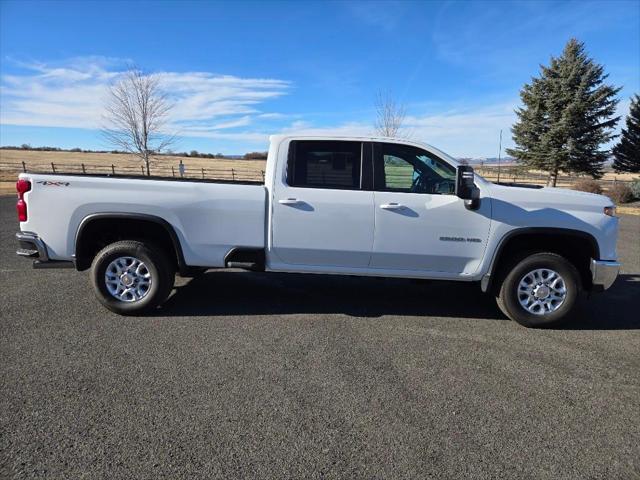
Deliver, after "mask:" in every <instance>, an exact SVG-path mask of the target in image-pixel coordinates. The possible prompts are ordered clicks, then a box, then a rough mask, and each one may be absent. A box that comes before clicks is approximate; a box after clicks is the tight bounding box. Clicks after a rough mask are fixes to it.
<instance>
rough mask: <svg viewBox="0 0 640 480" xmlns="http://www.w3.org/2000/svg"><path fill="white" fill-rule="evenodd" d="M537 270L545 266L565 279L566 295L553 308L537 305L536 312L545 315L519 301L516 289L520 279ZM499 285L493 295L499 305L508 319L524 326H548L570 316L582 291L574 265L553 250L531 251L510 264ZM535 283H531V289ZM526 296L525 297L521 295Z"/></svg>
mask: <svg viewBox="0 0 640 480" xmlns="http://www.w3.org/2000/svg"><path fill="white" fill-rule="evenodd" d="M537 269H548V270H553V271H554V272H557V273H558V274H559V275H560V276H561V277H562V279H563V280H564V287H565V288H566V295H565V296H564V300H563V301H562V302H561V303H559V306H557V307H556V309H555V310H554V311H548V310H546V309H544V308H540V307H536V308H537V309H538V312H542V311H544V312H546V313H544V314H535V313H531V312H530V311H528V310H527V309H525V307H523V306H522V305H521V304H520V300H519V298H518V295H519V292H518V288H519V285H520V282H521V280H523V278H524V277H525V276H526V275H527V274H528V273H529V272H532V271H535V270H537ZM502 278H503V279H504V280H503V281H502V284H501V285H500V290H499V292H498V295H497V297H496V302H497V304H498V307H499V308H500V310H502V312H503V313H504V314H505V315H506V316H507V317H509V318H510V319H511V320H515V321H516V322H518V323H519V324H521V325H524V326H525V327H533V328H537V327H548V326H552V325H558V324H559V323H560V322H562V321H564V320H566V319H567V318H569V316H570V314H571V312H572V310H573V308H574V306H575V304H576V301H577V300H578V298H579V295H580V290H581V281H580V274H579V273H578V270H577V269H576V267H575V266H574V265H573V264H572V263H571V262H569V261H568V260H567V259H566V258H564V257H562V256H560V255H558V254H555V253H534V254H531V255H528V256H526V257H524V258H523V259H521V260H519V261H517V262H515V263H514V264H512V266H511V267H510V268H507V269H506V270H505V271H504V273H503V277H502ZM534 287H535V284H532V289H533V288H534ZM523 298H525V299H526V297H523Z"/></svg>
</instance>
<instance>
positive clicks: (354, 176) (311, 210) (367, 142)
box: [17, 135, 620, 326]
mask: <svg viewBox="0 0 640 480" xmlns="http://www.w3.org/2000/svg"><path fill="white" fill-rule="evenodd" d="M17 190H18V205H17V209H18V216H19V220H20V232H19V233H18V234H17V238H18V241H19V244H20V248H19V250H18V251H17V253H18V255H22V256H25V257H29V258H33V259H34V260H35V261H34V266H35V267H37V268H46V267H65V266H67V267H74V268H76V269H77V270H87V269H90V270H91V281H92V284H93V288H94V290H95V292H96V295H97V298H98V300H99V301H100V302H102V304H104V305H105V306H106V307H107V308H109V309H110V310H112V311H114V312H117V313H119V314H136V313H139V312H142V311H144V310H149V309H153V308H156V307H158V306H159V305H161V304H162V303H163V302H164V301H165V300H166V298H167V297H168V296H169V295H170V293H171V291H172V288H173V284H174V280H175V274H176V273H178V274H181V275H191V274H194V273H197V272H201V271H203V270H206V269H210V268H244V269H247V270H256V271H266V272H298V273H313V274H322V273H324V274H340V275H359V276H379V277H404V278H415V279H433V280H448V281H451V280H455V281H463V282H478V283H479V285H480V288H481V289H482V290H483V291H485V292H487V293H489V294H491V295H494V296H495V297H496V299H497V303H498V306H499V307H500V309H501V310H502V311H503V312H504V314H506V315H507V316H508V317H509V318H511V319H513V320H515V321H517V322H519V323H521V324H523V325H525V326H545V325H550V324H553V323H556V322H558V321H560V320H562V319H563V318H566V317H567V315H568V314H569V313H570V312H571V311H572V309H573V308H574V306H575V304H576V302H577V301H578V299H579V297H580V293H581V292H585V291H586V292H594V291H602V290H606V289H607V288H609V287H610V286H611V284H612V283H613V282H614V280H615V278H616V276H617V274H618V271H619V268H620V264H619V263H618V261H617V252H616V238H617V231H618V219H617V217H616V216H615V207H614V206H613V203H612V202H611V200H609V199H608V198H607V197H605V196H602V195H594V194H589V193H582V192H576V191H571V190H565V189H558V188H546V187H545V188H541V187H530V186H529V187H526V186H516V185H502V184H496V183H491V182H489V181H486V180H485V179H483V178H482V177H481V176H479V175H477V174H475V173H474V172H473V169H472V168H471V167H470V166H468V165H462V164H460V163H458V162H457V161H456V160H455V159H454V158H452V157H450V156H449V155H447V154H445V153H444V152H442V151H440V150H438V149H436V148H433V147H431V146H429V145H426V144H423V143H419V142H414V141H410V140H405V139H402V140H398V139H390V138H376V137H366V138H363V137H317V136H288V135H287V136H273V137H271V142H270V148H269V153H268V159H267V166H266V172H265V181H264V183H262V182H230V181H206V180H202V181H198V180H186V179H159V178H153V177H151V178H150V177H119V176H117V175H84V174H82V175H77V174H62V173H58V174H36V173H22V174H20V176H19V180H18V183H17Z"/></svg>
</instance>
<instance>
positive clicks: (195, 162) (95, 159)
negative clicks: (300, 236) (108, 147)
mask: <svg viewBox="0 0 640 480" xmlns="http://www.w3.org/2000/svg"><path fill="white" fill-rule="evenodd" d="M180 160H182V162H183V163H184V165H185V175H184V176H185V177H187V178H208V179H224V180H232V179H236V180H258V181H259V180H262V179H263V172H264V167H265V161H264V160H235V159H226V158H192V157H169V156H160V157H156V158H155V159H154V160H153V162H152V164H151V174H152V175H159V176H165V177H171V176H176V177H177V176H179V172H178V164H179V163H180ZM22 162H25V165H26V167H27V170H28V171H32V172H48V173H49V172H51V171H52V166H51V164H52V163H53V165H54V168H55V169H56V171H59V172H72V173H82V172H83V165H84V171H85V172H86V173H113V172H115V173H116V174H121V175H125V174H126V175H142V173H143V171H142V170H141V167H142V165H143V164H142V162H141V161H140V160H138V159H136V158H135V157H134V156H133V155H126V154H116V153H82V152H40V151H33V150H0V193H14V192H15V181H16V178H17V176H18V174H19V173H20V172H21V171H22ZM172 167H173V170H172Z"/></svg>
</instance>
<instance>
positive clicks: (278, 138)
mask: <svg viewBox="0 0 640 480" xmlns="http://www.w3.org/2000/svg"><path fill="white" fill-rule="evenodd" d="M285 140H336V141H354V142H385V143H397V144H399V145H411V146H414V147H418V148H423V149H425V150H427V151H429V152H431V153H434V154H435V155H437V156H439V157H442V158H443V159H445V160H447V161H448V162H450V163H452V164H453V166H455V167H458V166H459V165H460V162H459V161H458V160H456V159H455V158H453V157H452V156H450V155H448V154H447V153H445V152H443V151H442V150H440V149H438V148H436V147H434V146H433V145H430V144H428V143H425V142H421V141H417V140H411V139H408V138H392V137H382V136H376V135H372V136H367V135H314V134H305V133H299V134H293V133H291V134H278V135H271V136H270V137H269V141H270V142H271V143H272V144H280V143H281V142H283V141H285Z"/></svg>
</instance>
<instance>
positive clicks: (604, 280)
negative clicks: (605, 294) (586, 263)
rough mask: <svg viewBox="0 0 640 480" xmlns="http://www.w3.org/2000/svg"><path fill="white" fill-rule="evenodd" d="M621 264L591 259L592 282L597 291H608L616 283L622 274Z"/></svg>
mask: <svg viewBox="0 0 640 480" xmlns="http://www.w3.org/2000/svg"><path fill="white" fill-rule="evenodd" d="M620 266H621V265H620V263H618V262H611V261H607V260H593V259H591V280H592V281H593V286H594V287H595V288H596V289H597V290H606V289H608V288H609V287H610V286H611V285H613V282H615V280H616V278H617V277H618V273H620Z"/></svg>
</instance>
